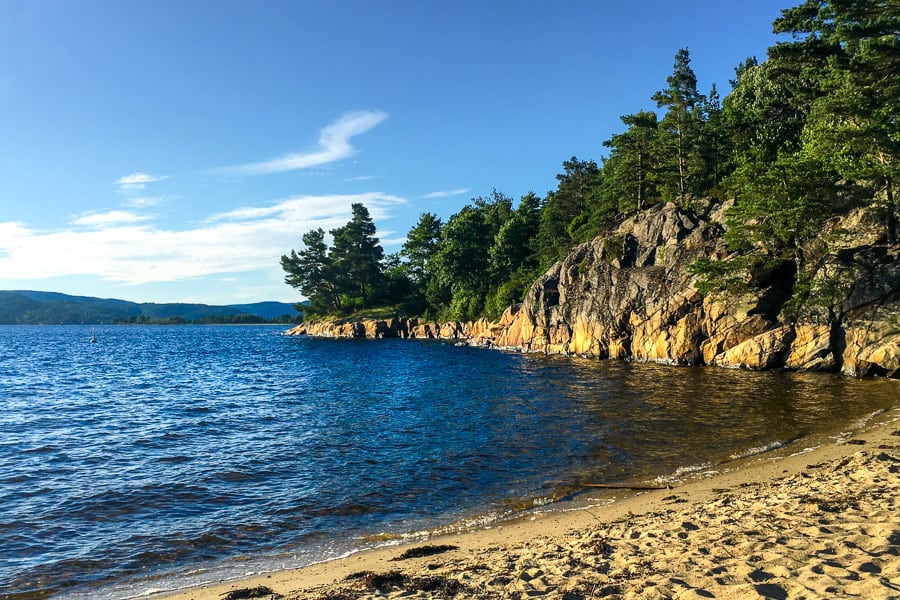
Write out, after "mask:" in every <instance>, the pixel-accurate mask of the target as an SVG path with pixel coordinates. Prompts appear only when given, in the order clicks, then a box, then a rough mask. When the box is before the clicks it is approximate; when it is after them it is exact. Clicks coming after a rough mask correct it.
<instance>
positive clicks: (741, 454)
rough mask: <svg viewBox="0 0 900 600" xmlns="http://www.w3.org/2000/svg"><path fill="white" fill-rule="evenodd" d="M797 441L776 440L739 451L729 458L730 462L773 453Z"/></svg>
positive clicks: (795, 439)
mask: <svg viewBox="0 0 900 600" xmlns="http://www.w3.org/2000/svg"><path fill="white" fill-rule="evenodd" d="M795 441H797V438H793V439H789V440H776V441H774V442H769V443H768V444H763V445H762V446H754V447H752V448H747V449H746V450H739V451H738V452H735V453H734V454H732V455H731V456H729V457H728V460H740V459H742V458H750V457H751V456H756V455H758V454H764V453H766V452H771V451H772V450H778V449H779V448H784V447H785V446H788V445H790V444H793V443H794V442H795Z"/></svg>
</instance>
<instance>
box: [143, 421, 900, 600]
mask: <svg viewBox="0 0 900 600" xmlns="http://www.w3.org/2000/svg"><path fill="white" fill-rule="evenodd" d="M876 420H877V421H878V423H879V424H877V425H871V426H868V427H866V428H863V429H862V430H859V431H856V432H854V433H852V434H851V435H849V436H848V437H846V438H838V439H836V440H832V441H831V442H829V443H827V444H825V445H823V446H821V447H818V448H815V449H813V450H811V451H806V450H809V449H804V448H803V445H804V444H803V442H802V441H801V442H799V443H798V444H795V445H794V446H793V447H791V448H789V449H788V451H787V452H785V453H783V455H782V456H775V455H763V456H760V457H755V458H754V459H750V460H745V461H742V462H741V464H740V465H736V466H734V467H729V469H727V470H723V471H721V472H718V473H716V474H707V475H701V476H698V477H696V478H695V479H694V480H692V481H689V482H686V483H683V484H679V485H677V486H674V487H673V488H672V489H663V490H655V491H648V492H642V493H638V494H634V493H626V492H621V493H618V494H614V495H612V496H610V495H606V496H605V497H604V498H605V500H604V502H603V503H602V505H597V506H594V507H592V508H582V509H578V510H573V511H570V512H553V511H550V512H546V513H543V514H537V515H529V516H527V517H525V518H522V519H519V520H517V521H512V522H507V523H502V524H497V525H495V526H493V527H492V528H490V529H484V530H479V531H473V532H466V533H460V534H455V535H448V536H442V537H440V538H433V539H430V540H427V541H421V542H417V543H414V544H409V545H403V546H390V547H385V548H381V549H378V550H373V551H366V552H361V553H358V554H354V555H352V556H349V557H346V558H342V559H338V560H334V561H329V562H326V563H322V564H318V565H312V566H309V567H305V568H301V569H296V570H290V571H283V572H276V573H271V574H263V575H258V576H253V577H248V578H246V579H241V580H235V581H227V582H219V583H214V584H209V585H204V586H199V587H196V588H191V589H187V590H183V591H179V592H176V593H169V594H160V595H156V596H153V598H166V599H178V600H187V599H193V600H222V599H225V600H237V599H238V598H273V597H276V598H277V597H281V598H289V599H322V600H347V599H351V598H449V597H457V598H522V599H524V598H556V599H561V600H578V599H582V598H584V599H586V598H603V597H610V598H660V599H661V598H776V599H777V598H791V599H794V598H845V597H846V598H867V599H876V598H881V599H884V598H900V502H898V491H900V408H897V409H894V410H892V411H890V412H888V413H886V414H884V415H881V416H880V417H879V418H878V419H876ZM791 452H793V454H791ZM612 498H615V501H614V502H610V501H611V499H612ZM608 502H609V503H608ZM410 554H411V555H417V554H421V555H422V556H413V557H410V558H405V556H408V555H410Z"/></svg>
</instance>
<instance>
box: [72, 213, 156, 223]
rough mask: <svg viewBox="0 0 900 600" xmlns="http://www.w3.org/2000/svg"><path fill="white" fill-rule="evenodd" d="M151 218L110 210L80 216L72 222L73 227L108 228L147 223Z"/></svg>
mask: <svg viewBox="0 0 900 600" xmlns="http://www.w3.org/2000/svg"><path fill="white" fill-rule="evenodd" d="M150 218H151V217H148V216H146V215H138V214H135V213H132V212H128V211H124V210H110V211H106V212H93V213H88V214H86V215H82V216H80V217H78V218H76V219H74V220H73V221H72V222H73V223H74V224H75V225H87V226H90V227H108V226H110V225H117V224H121V223H139V222H141V221H147V220H149V219H150Z"/></svg>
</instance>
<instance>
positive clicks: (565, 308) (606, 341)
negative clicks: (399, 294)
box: [289, 200, 900, 377]
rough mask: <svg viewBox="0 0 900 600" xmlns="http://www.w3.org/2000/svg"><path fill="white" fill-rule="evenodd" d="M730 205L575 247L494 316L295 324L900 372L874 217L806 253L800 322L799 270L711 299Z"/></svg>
mask: <svg viewBox="0 0 900 600" xmlns="http://www.w3.org/2000/svg"><path fill="white" fill-rule="evenodd" d="M726 208H727V204H723V203H718V202H715V201H713V200H701V201H697V202H694V203H693V204H692V206H691V207H690V208H682V207H677V206H676V205H674V204H672V203H669V204H666V205H664V206H657V207H655V208H652V209H650V210H647V211H644V212H642V213H639V214H637V215H635V216H634V217H632V218H630V219H628V220H626V221H624V222H623V223H621V224H620V225H619V226H618V227H617V228H616V229H615V231H613V232H612V233H611V234H610V235H608V236H606V237H601V238H597V239H595V240H593V241H591V242H589V243H586V244H582V245H581V246H578V247H577V248H575V249H574V250H573V251H572V253H571V254H570V255H569V256H568V257H567V258H566V259H565V260H563V261H561V262H559V263H557V264H555V265H554V266H553V267H552V268H550V270H549V271H547V272H546V273H545V274H544V275H543V276H542V277H540V278H539V279H538V280H537V281H536V282H535V283H534V284H533V285H532V287H531V289H530V290H529V292H528V294H527V295H526V297H525V299H524V301H523V302H522V303H521V304H520V305H517V306H514V307H510V308H509V309H507V311H506V312H505V313H504V314H503V315H502V317H501V318H500V320H499V321H498V322H496V323H490V322H487V321H486V320H480V321H476V322H472V323H444V324H434V323H419V322H418V321H417V320H414V319H413V320H409V319H395V320H386V321H360V322H319V323H311V324H303V325H300V326H298V327H296V328H294V329H292V330H291V331H290V332H289V333H291V334H309V335H320V336H334V337H371V338H379V337H410V338H444V339H464V340H467V341H468V342H469V343H471V344H475V345H481V346H490V347H499V348H506V349H514V350H518V351H523V352H543V353H551V354H567V355H578V356H587V357H596V358H610V359H631V360H641V361H653V362H661V363H668V364H679V365H698V364H708V365H718V366H722V367H737V368H747V369H769V368H782V367H783V368H788V369H796V370H811V371H841V372H843V373H845V374H847V375H854V376H866V375H881V376H888V377H900V246H893V247H889V246H885V245H879V244H878V242H879V238H880V235H881V234H880V231H881V230H880V228H879V227H878V224H877V218H876V217H875V215H874V214H873V213H871V212H866V211H862V210H860V211H856V212H853V213H851V214H849V215H848V216H846V217H843V218H841V219H835V220H833V221H832V222H831V223H829V225H828V227H827V228H826V229H825V230H823V232H822V234H821V235H820V237H819V238H818V239H817V240H815V241H814V243H812V244H810V245H809V247H808V248H805V249H804V252H805V253H806V255H808V256H809V257H811V259H812V258H814V259H815V265H816V267H814V268H812V269H811V272H812V275H811V278H812V281H818V282H819V283H823V284H824V283H827V286H824V285H819V286H818V289H824V288H825V287H827V289H828V290H829V296H828V298H827V299H822V298H819V299H817V300H819V301H818V302H815V303H813V304H812V305H813V306H814V307H815V308H802V309H800V310H799V311H798V312H795V314H792V315H791V317H790V318H788V317H786V316H785V314H786V311H785V310H784V307H785V301H786V300H787V299H788V297H789V293H786V291H787V292H789V291H790V289H791V287H792V283H793V278H794V273H793V272H790V271H785V272H780V273H778V272H776V273H775V276H774V277H773V278H772V280H771V282H769V284H768V286H767V287H764V288H763V289H762V290H760V291H758V292H755V293H753V294H745V295H743V296H741V297H739V298H734V297H729V298H717V297H714V296H707V297H704V296H702V295H701V294H700V293H699V292H698V291H697V288H696V284H697V279H696V276H695V275H693V274H692V273H691V271H690V270H689V268H688V266H689V265H690V264H691V263H692V262H693V261H694V260H695V259H697V258H700V257H705V258H713V259H717V258H722V257H723V256H724V255H725V252H726V249H725V245H724V243H723V241H722V234H723V233H724V228H725V224H724V216H723V215H724V211H725V209H726Z"/></svg>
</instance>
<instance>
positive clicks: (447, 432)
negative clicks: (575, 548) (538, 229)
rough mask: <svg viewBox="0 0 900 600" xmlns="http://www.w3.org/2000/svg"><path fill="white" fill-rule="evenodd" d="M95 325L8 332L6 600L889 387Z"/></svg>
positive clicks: (710, 453)
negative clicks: (93, 334) (93, 340)
mask: <svg viewBox="0 0 900 600" xmlns="http://www.w3.org/2000/svg"><path fill="white" fill-rule="evenodd" d="M91 331H92V328H90V327H75V326H59V327H56V326H34V327H31V326H14V327H0V597H2V596H4V594H7V595H10V597H12V598H33V597H34V598H36V597H42V596H44V595H47V594H53V593H56V594H59V593H62V594H63V595H66V596H75V597H79V596H82V597H110V598H116V597H124V596H128V595H135V594H140V593H143V592H145V591H147V590H148V589H159V588H167V587H171V586H173V585H180V584H184V583H188V582H195V581H199V580H203V579H204V578H210V577H213V576H215V577H221V576H227V575H229V574H232V575H233V574H236V573H241V572H244V571H247V570H248V569H251V570H252V569H264V568H275V567H286V566H296V565H300V564H306V563H309V562H313V561H315V560H319V559H321V558H324V557H328V556H334V555H337V554H340V553H343V552H346V551H348V550H351V549H353V548H357V547H360V546H363V545H365V544H366V543H370V542H371V541H372V540H377V539H385V538H389V537H390V536H391V535H392V534H401V533H403V532H410V531H417V530H424V529H435V528H438V527H441V526H446V525H449V524H452V523H458V522H464V521H466V520H467V519H470V520H477V519H478V518H484V517H487V516H491V515H494V516H496V515H503V514H508V513H509V512H511V511H515V510H520V509H522V508H523V507H526V506H529V505H534V504H535V503H541V502H546V501H548V500H550V499H559V498H561V497H567V494H571V493H572V492H576V491H577V490H578V489H579V487H578V483H579V482H611V481H622V480H629V479H632V480H634V479H637V480H641V479H647V478H653V477H655V476H658V475H666V474H671V473H673V472H675V471H676V470H677V469H679V468H680V467H685V466H690V465H696V464H702V463H713V464H715V463H720V462H722V461H725V460H728V459H729V457H732V456H735V455H739V454H742V453H747V452H748V451H750V450H751V449H753V448H760V447H765V446H766V445H769V444H772V443H783V442H786V441H790V440H794V439H797V438H798V437H801V436H806V435H810V434H813V433H817V432H828V431H832V430H835V429H836V428H838V427H840V426H842V425H843V424H846V423H847V422H849V421H851V420H853V419H857V418H859V417H861V416H863V415H866V414H871V413H872V412H874V411H878V410H882V409H885V408H887V407H890V406H893V405H895V404H896V402H897V399H898V386H897V382H896V381H884V380H868V381H857V380H852V379H846V378H841V377H836V376H829V375H803V374H791V373H748V372H737V371H728V370H722V369H709V368H672V367H661V366H655V365H643V364H631V363H623V362H606V361H599V362H598V361H588V360H579V359H567V358H559V357H556V358H553V357H543V356H534V355H519V354H510V353H503V352H495V351H489V350H482V349H474V348H467V347H456V346H454V345H452V344H447V343H440V342H428V341H405V340H381V341H378V342H372V341H365V340H320V339H312V338H295V337H286V336H283V335H280V334H281V330H280V329H277V328H272V327H228V326H223V327H216V326H198V327H193V326H178V327H140V326H127V327H126V326H122V327H101V328H97V329H96V335H97V338H98V343H93V344H92V343H89V339H90V336H91ZM248 557H252V558H250V559H248ZM113 580H114V583H115V585H114V586H111V585H110V583H111V582H112V581H113Z"/></svg>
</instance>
